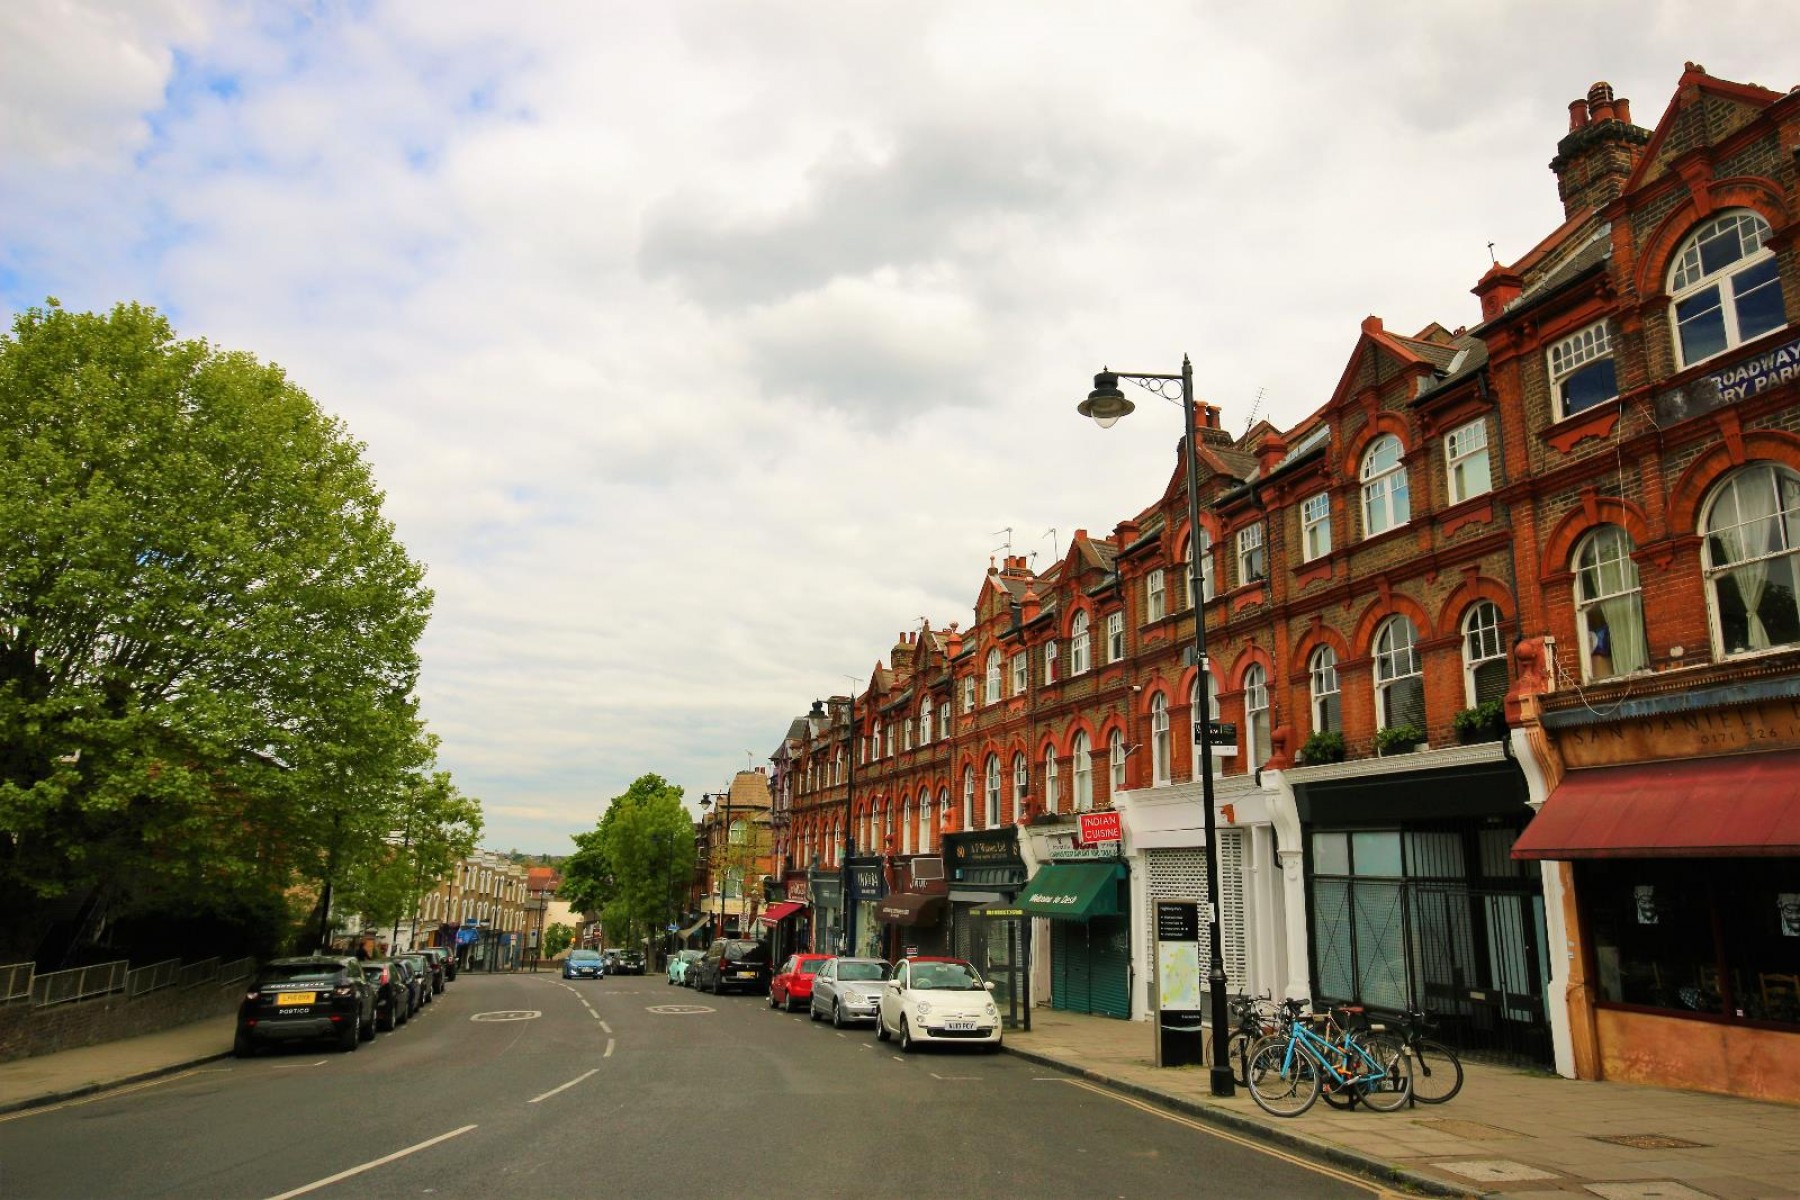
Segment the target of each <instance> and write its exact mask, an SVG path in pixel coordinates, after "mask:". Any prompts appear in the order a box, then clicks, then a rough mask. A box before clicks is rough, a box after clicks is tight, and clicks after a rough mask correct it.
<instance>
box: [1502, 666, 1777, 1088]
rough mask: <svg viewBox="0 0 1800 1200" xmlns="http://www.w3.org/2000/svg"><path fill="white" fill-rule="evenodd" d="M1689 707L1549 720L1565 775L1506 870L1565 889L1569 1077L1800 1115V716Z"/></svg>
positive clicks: (1770, 709) (1768, 708)
mask: <svg viewBox="0 0 1800 1200" xmlns="http://www.w3.org/2000/svg"><path fill="white" fill-rule="evenodd" d="M1658 699H1659V698H1651V699H1650V701H1649V702H1648V703H1646V704H1644V705H1642V707H1649V706H1650V705H1651V704H1654V703H1656V702H1657V700H1658ZM1660 699H1662V700H1663V702H1664V703H1669V702H1670V701H1669V700H1668V699H1667V698H1660ZM1686 703H1687V704H1688V705H1689V706H1690V707H1687V708H1686V710H1685V711H1682V712H1679V713H1675V712H1671V713H1664V714H1642V713H1640V714H1638V715H1633V716H1629V717H1627V719H1624V720H1617V719H1615V720H1613V721H1611V722H1606V723H1601V722H1596V721H1593V720H1589V719H1585V713H1584V712H1582V713H1577V712H1575V711H1571V710H1565V711H1564V712H1561V713H1555V714H1548V713H1547V714H1545V716H1544V718H1543V725H1544V727H1545V729H1547V730H1549V731H1550V732H1551V733H1552V734H1553V737H1554V741H1555V749H1556V751H1557V752H1558V756H1559V758H1560V764H1559V765H1560V766H1562V767H1563V768H1564V773H1563V774H1561V776H1560V778H1559V779H1556V782H1555V783H1554V786H1552V787H1549V788H1548V796H1547V800H1546V802H1545V803H1544V805H1543V807H1542V808H1541V809H1540V811H1539V813H1538V815H1537V816H1536V817H1535V818H1534V819H1533V821H1532V823H1531V825H1530V826H1529V827H1528V828H1527V829H1526V831H1525V834H1524V836H1523V837H1521V838H1520V839H1519V842H1518V845H1517V847H1516V848H1515V851H1514V853H1515V854H1516V855H1517V856H1518V857H1519V858H1520V859H1523V860H1528V861H1542V862H1545V863H1547V864H1549V868H1550V869H1551V870H1552V871H1555V872H1557V875H1558V878H1560V880H1561V881H1562V884H1563V887H1562V891H1563V905H1562V910H1563V913H1564V915H1565V920H1566V927H1567V931H1568V940H1569V946H1570V952H1569V972H1568V978H1567V982H1566V995H1567V1001H1568V1010H1569V1025H1570V1039H1571V1047H1570V1049H1571V1059H1572V1063H1571V1065H1572V1067H1573V1068H1574V1069H1573V1072H1572V1073H1574V1074H1578V1075H1580V1076H1581V1077H1583V1078H1602V1079H1613V1080H1623V1081H1629V1082H1636V1083H1649V1084H1658V1085H1662V1086H1673V1087H1681V1088H1691V1089H1695V1090H1701V1091H1711V1092H1721V1093H1725V1094H1729V1095H1738V1096H1746V1097H1753V1098H1757V1099H1764V1100H1782V1101H1786V1102H1788V1103H1796V1102H1800V700H1796V699H1791V698H1781V699H1778V700H1777V699H1770V700H1767V701H1764V702H1761V703H1752V704H1747V705H1737V706H1731V707H1723V706H1722V707H1719V708H1714V709H1712V710H1710V711H1706V710H1697V709H1696V708H1695V707H1692V705H1693V696H1692V694H1690V695H1689V696H1688V697H1686ZM1746 744H1748V745H1768V746H1771V747H1775V748H1772V749H1769V750H1766V751H1762V752H1758V753H1739V754H1720V753H1717V752H1716V751H1717V750H1718V749H1721V748H1726V749H1735V748H1739V747H1741V746H1743V745H1746ZM1647 751H1648V752H1649V753H1656V754H1662V755H1683V754H1686V755H1691V756H1692V757H1679V758H1677V757H1661V758H1648V757H1644V755H1645V753H1646V752H1647ZM1708 751H1714V753H1711V754H1708V753H1707V752H1708ZM1551 777H1552V778H1555V776H1554V775H1552V776H1551Z"/></svg>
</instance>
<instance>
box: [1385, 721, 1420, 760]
mask: <svg viewBox="0 0 1800 1200" xmlns="http://www.w3.org/2000/svg"><path fill="white" fill-rule="evenodd" d="M1424 740H1425V731H1424V730H1423V729H1420V728H1419V727H1418V726H1417V725H1390V726H1388V727H1387V728H1386V729H1382V730H1378V731H1377V732H1376V734H1375V750H1376V752H1377V753H1379V754H1384V755H1385V754H1411V753H1412V752H1413V751H1414V750H1415V749H1417V748H1418V746H1419V743H1421V742H1423V741H1424Z"/></svg>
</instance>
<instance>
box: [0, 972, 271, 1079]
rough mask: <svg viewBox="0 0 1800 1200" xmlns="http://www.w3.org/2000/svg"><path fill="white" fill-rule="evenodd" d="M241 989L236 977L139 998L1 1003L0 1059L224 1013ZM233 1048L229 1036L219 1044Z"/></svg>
mask: <svg viewBox="0 0 1800 1200" xmlns="http://www.w3.org/2000/svg"><path fill="white" fill-rule="evenodd" d="M241 992H242V988H241V987H240V985H238V984H235V983H234V984H232V985H231V986H229V987H221V986H220V985H218V984H216V983H206V984H200V985H197V986H195V987H191V988H164V989H162V990H161V991H157V992H151V993H150V994H149V995H147V996H140V997H138V998H137V999H135V1000H128V999H126V998H125V997H124V996H107V997H104V998H101V999H96V1000H79V1001H75V1002H73V1003H69V1004H54V1005H51V1006H49V1007H47V1008H37V1007H34V1006H32V1005H30V1004H9V1005H6V1006H4V1007H0V1062H12V1061H14V1060H15V1059H21V1058H31V1057H34V1056H36V1055H39V1054H55V1053H56V1052H57V1051H59V1050H74V1049H76V1048H78V1047H81V1046H97V1045H100V1044H101V1043H103V1042H116V1041H118V1040H120V1039H121V1038H129V1037H137V1036H138V1035H140V1034H145V1033H157V1032H159V1031H161V1030H164V1029H173V1028H175V1027H176V1026H178V1025H186V1024H188V1023H189V1022H191V1021H199V1020H203V1019H205V1018H207V1017H218V1016H223V1015H224V1014H226V1013H229V1012H231V1011H233V1010H234V1009H235V1008H236V1007H237V1004H238V999H239V996H240V994H241ZM230 1048H231V1046H230V1043H229V1042H225V1043H222V1044H221V1045H220V1046H219V1049H220V1050H221V1051H225V1050H229V1049H230Z"/></svg>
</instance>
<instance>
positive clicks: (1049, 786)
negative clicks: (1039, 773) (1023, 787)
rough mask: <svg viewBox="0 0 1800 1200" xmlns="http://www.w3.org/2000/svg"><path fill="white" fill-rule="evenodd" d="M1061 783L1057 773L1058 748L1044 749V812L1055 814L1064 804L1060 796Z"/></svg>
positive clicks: (1049, 747) (1047, 747)
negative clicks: (1059, 806)
mask: <svg viewBox="0 0 1800 1200" xmlns="http://www.w3.org/2000/svg"><path fill="white" fill-rule="evenodd" d="M1058 786H1059V781H1058V779H1057V773H1056V747H1055V746H1046V747H1044V811H1045V812H1055V811H1056V809H1057V805H1059V804H1061V803H1062V797H1061V796H1060V795H1058Z"/></svg>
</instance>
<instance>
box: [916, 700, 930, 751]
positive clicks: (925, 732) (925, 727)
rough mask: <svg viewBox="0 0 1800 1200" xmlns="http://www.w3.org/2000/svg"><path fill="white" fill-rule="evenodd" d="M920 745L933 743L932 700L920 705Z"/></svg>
mask: <svg viewBox="0 0 1800 1200" xmlns="http://www.w3.org/2000/svg"><path fill="white" fill-rule="evenodd" d="M919 745H921V746H929V745H931V701H929V700H926V701H924V702H923V703H922V704H920V705H919Z"/></svg>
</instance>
